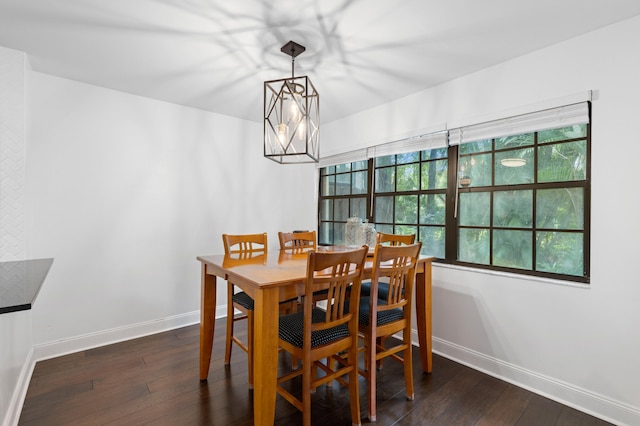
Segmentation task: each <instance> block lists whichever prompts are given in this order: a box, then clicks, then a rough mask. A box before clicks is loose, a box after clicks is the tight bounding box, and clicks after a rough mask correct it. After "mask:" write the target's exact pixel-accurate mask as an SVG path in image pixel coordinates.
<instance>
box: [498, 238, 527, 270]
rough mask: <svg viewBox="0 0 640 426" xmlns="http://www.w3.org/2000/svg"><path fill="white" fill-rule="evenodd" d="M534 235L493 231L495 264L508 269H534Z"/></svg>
mask: <svg viewBox="0 0 640 426" xmlns="http://www.w3.org/2000/svg"><path fill="white" fill-rule="evenodd" d="M532 245H533V241H532V233H531V232H529V231H511V230H500V229H496V230H494V231H493V264H494V265H496V266H505V267H508V268H518V269H529V270H530V269H531V268H532V260H531V259H532V257H531V256H532Z"/></svg>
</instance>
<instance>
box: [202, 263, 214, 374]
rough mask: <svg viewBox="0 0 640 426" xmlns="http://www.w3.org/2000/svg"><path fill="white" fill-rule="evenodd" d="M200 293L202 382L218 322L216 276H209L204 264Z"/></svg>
mask: <svg viewBox="0 0 640 426" xmlns="http://www.w3.org/2000/svg"><path fill="white" fill-rule="evenodd" d="M200 291H201V295H200V380H207V377H209V365H210V364H211V350H212V347H213V330H214V328H215V321H216V276H215V275H209V274H207V266H206V265H205V264H202V277H201V290H200Z"/></svg>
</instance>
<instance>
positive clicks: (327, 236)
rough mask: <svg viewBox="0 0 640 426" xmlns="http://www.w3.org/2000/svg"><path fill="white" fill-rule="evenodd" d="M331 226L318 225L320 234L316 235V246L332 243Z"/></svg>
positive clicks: (325, 224) (328, 224) (323, 223)
mask: <svg viewBox="0 0 640 426" xmlns="http://www.w3.org/2000/svg"><path fill="white" fill-rule="evenodd" d="M332 231H333V224H332V223H331V222H329V223H327V222H322V223H321V224H320V232H319V233H318V244H332V243H333V232H332Z"/></svg>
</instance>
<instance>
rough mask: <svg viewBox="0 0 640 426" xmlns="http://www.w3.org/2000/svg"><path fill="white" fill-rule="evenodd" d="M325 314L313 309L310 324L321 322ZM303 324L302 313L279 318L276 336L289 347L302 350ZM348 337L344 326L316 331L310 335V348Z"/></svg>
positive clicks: (321, 310)
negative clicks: (289, 345) (288, 344)
mask: <svg viewBox="0 0 640 426" xmlns="http://www.w3.org/2000/svg"><path fill="white" fill-rule="evenodd" d="M326 315H327V314H326V312H325V311H324V310H323V309H320V308H313V311H312V314H311V322H313V323H317V322H323V321H324V319H325V316H326ZM303 324H304V312H296V313H293V314H290V315H283V316H281V317H280V328H279V330H278V334H279V336H280V338H281V339H282V340H284V341H285V342H288V343H290V344H291V345H293V346H295V347H298V348H302V334H303ZM347 336H349V328H348V327H347V325H346V324H342V325H339V326H337V327H333V328H329V329H327V330H318V331H314V332H312V333H311V346H312V347H317V346H322V345H326V344H328V343H332V342H335V341H336V340H339V339H343V338H345V337H347Z"/></svg>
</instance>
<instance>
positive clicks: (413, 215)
mask: <svg viewBox="0 0 640 426" xmlns="http://www.w3.org/2000/svg"><path fill="white" fill-rule="evenodd" d="M395 223H416V224H417V223H418V196H417V195H399V196H397V197H396V217H395Z"/></svg>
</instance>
